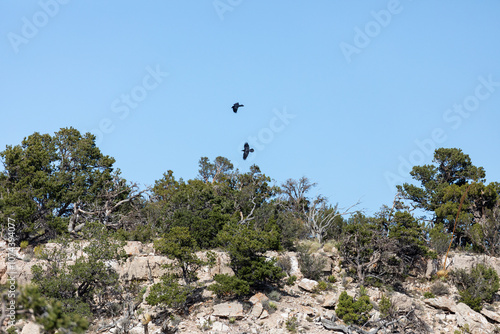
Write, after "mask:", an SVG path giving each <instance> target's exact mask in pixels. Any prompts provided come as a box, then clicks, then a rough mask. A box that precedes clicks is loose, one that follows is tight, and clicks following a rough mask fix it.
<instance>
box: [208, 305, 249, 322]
mask: <svg viewBox="0 0 500 334" xmlns="http://www.w3.org/2000/svg"><path fill="white" fill-rule="evenodd" d="M212 315H213V316H215V317H223V318H236V319H241V318H243V305H242V304H241V303H239V302H232V303H222V304H217V305H214V307H213V313H212Z"/></svg>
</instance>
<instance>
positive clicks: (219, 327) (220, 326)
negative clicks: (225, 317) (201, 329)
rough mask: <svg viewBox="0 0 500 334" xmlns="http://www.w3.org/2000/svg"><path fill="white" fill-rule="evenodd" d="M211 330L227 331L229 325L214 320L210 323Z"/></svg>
mask: <svg viewBox="0 0 500 334" xmlns="http://www.w3.org/2000/svg"><path fill="white" fill-rule="evenodd" d="M212 330H213V331H214V332H215V333H218V332H227V331H229V327H228V326H227V325H226V324H223V323H222V322H220V321H216V322H214V323H213V324H212Z"/></svg>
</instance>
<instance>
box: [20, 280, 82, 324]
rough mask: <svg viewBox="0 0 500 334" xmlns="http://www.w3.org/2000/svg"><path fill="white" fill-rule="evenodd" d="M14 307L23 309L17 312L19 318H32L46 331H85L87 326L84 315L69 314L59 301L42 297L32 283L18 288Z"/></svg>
mask: <svg viewBox="0 0 500 334" xmlns="http://www.w3.org/2000/svg"><path fill="white" fill-rule="evenodd" d="M16 307H18V308H19V309H23V310H24V311H23V313H20V314H19V316H20V317H21V318H25V317H27V318H31V319H34V320H35V322H36V323H38V324H40V325H41V326H42V327H43V329H44V330H45V332H47V333H56V332H57V333H85V331H86V330H87V329H88V327H89V322H88V320H86V319H85V317H82V316H80V315H78V314H75V313H72V314H69V313H68V312H67V309H66V308H65V307H64V305H63V304H62V303H61V302H60V301H57V300H54V299H52V298H45V297H43V296H42V294H41V293H40V290H39V288H38V287H37V286H34V285H26V286H23V287H21V288H20V291H19V296H18V297H17V304H16ZM10 328H12V329H15V327H10Z"/></svg>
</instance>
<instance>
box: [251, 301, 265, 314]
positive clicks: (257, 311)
mask: <svg viewBox="0 0 500 334" xmlns="http://www.w3.org/2000/svg"><path fill="white" fill-rule="evenodd" d="M263 310H264V307H263V306H262V304H261V303H260V302H257V303H255V304H254V305H253V307H252V312H250V315H251V316H252V317H255V318H258V317H260V315H261V314H262V311H263Z"/></svg>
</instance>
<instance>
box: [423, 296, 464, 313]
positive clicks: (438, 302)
mask: <svg viewBox="0 0 500 334" xmlns="http://www.w3.org/2000/svg"><path fill="white" fill-rule="evenodd" d="M424 303H426V304H427V305H430V306H432V307H434V308H437V309H440V310H445V311H449V312H453V313H455V310H456V307H457V304H456V303H455V302H454V301H453V299H451V298H449V297H446V296H441V297H437V298H428V299H424Z"/></svg>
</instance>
